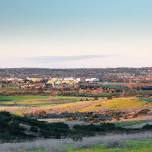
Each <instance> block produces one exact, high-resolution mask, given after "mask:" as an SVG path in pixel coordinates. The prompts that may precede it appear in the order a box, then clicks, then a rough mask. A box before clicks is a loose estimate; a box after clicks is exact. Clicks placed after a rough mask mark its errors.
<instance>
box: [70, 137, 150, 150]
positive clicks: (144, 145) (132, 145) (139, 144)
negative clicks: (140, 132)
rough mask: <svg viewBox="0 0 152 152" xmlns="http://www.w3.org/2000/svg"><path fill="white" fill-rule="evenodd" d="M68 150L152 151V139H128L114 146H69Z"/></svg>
mask: <svg viewBox="0 0 152 152" xmlns="http://www.w3.org/2000/svg"><path fill="white" fill-rule="evenodd" d="M67 152H152V140H145V141H128V142H127V143H126V144H125V145H122V147H121V146H120V147H119V146H118V147H112V148H110V147H109V148H108V147H106V146H103V145H98V146H95V147H91V148H80V149H74V148H69V150H67Z"/></svg>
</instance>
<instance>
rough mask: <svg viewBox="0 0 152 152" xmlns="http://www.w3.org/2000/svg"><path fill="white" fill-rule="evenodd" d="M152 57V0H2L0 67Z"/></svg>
mask: <svg viewBox="0 0 152 152" xmlns="http://www.w3.org/2000/svg"><path fill="white" fill-rule="evenodd" d="M151 58H152V1H151V0H0V68H1V67H48V68H83V67H88V68H89V67H90V68H92V67H94V68H100V67H101V68H102V67H127V66H129V67H131V66H133V67H141V66H142V67H143V66H152V61H151Z"/></svg>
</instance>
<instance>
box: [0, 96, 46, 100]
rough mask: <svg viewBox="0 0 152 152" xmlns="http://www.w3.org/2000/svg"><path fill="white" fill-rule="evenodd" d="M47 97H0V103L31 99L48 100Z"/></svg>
mask: <svg viewBox="0 0 152 152" xmlns="http://www.w3.org/2000/svg"><path fill="white" fill-rule="evenodd" d="M48 98H49V96H0V101H21V100H32V99H48Z"/></svg>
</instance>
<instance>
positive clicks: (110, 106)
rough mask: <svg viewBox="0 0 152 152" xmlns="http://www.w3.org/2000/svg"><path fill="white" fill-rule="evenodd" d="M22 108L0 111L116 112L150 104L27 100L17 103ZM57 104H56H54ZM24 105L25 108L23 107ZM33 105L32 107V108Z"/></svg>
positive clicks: (130, 100)
mask: <svg viewBox="0 0 152 152" xmlns="http://www.w3.org/2000/svg"><path fill="white" fill-rule="evenodd" d="M19 102H20V103H22V104H23V106H17V105H14V106H11V105H10V106H9V105H7V106H1V107H0V111H9V112H12V113H17V114H20V115H21V114H23V113H31V112H32V113H33V112H35V111H38V110H44V111H46V112H47V113H62V112H70V113H74V112H101V113H102V112H104V111H106V110H116V111H117V110H118V111H135V110H140V109H142V108H152V103H146V102H144V101H140V100H138V99H136V98H115V99H111V100H96V101H93V100H92V101H91V100H90V101H77V102H73V101H71V102H70V99H68V102H70V103H67V101H66V100H61V99H60V100H59V99H58V100H57V99H56V100H48V99H47V100H46V99H43V100H34V99H33V100H31V101H30V100H27V101H19ZM55 103H57V104H55ZM25 105H26V106H25ZM33 105H34V106H33Z"/></svg>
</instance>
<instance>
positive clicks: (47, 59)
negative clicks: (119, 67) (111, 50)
mask: <svg viewBox="0 0 152 152" xmlns="http://www.w3.org/2000/svg"><path fill="white" fill-rule="evenodd" d="M110 56H111V55H79V56H49V57H48V56H39V57H31V58H26V60H28V61H30V62H34V63H35V62H36V63H56V62H60V63H61V62H67V61H79V60H89V59H95V58H106V57H110Z"/></svg>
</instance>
